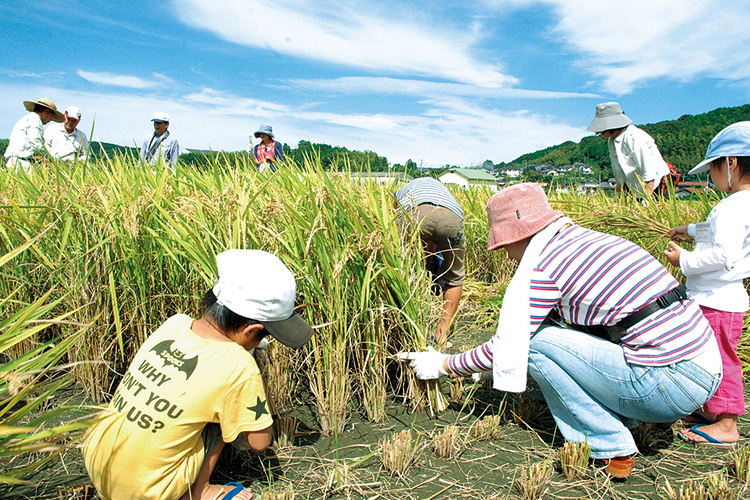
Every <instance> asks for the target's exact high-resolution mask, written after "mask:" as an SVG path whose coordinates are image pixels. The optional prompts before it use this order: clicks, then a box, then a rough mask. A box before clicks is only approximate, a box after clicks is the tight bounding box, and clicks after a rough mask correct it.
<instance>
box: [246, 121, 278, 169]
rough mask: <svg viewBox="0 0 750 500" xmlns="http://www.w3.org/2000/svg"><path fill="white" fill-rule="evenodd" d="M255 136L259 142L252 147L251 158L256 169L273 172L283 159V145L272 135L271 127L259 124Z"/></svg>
mask: <svg viewBox="0 0 750 500" xmlns="http://www.w3.org/2000/svg"><path fill="white" fill-rule="evenodd" d="M255 137H256V138H259V139H260V142H259V143H258V144H256V145H255V146H254V147H253V152H252V155H251V158H252V160H253V163H254V164H255V166H256V167H258V170H259V171H261V172H265V171H266V170H271V172H275V171H276V169H277V168H279V165H280V164H281V163H282V162H283V161H284V146H283V145H282V144H281V143H280V142H279V141H277V140H276V138H275V137H274V135H273V127H271V126H270V125H261V126H260V127H259V128H258V130H256V131H255Z"/></svg>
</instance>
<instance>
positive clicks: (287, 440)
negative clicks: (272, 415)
mask: <svg viewBox="0 0 750 500" xmlns="http://www.w3.org/2000/svg"><path fill="white" fill-rule="evenodd" d="M273 423H274V430H275V432H274V435H275V437H276V446H278V447H279V448H288V447H290V446H292V445H293V444H294V436H295V435H296V433H297V426H298V425H299V421H298V420H297V419H296V418H295V417H292V416H288V415H284V416H280V417H277V418H276V419H275V420H274V422H273Z"/></svg>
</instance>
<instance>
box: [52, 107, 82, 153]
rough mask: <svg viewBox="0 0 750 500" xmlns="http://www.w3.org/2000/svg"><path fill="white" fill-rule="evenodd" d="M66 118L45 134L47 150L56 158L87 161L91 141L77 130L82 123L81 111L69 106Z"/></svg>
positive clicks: (66, 110)
mask: <svg viewBox="0 0 750 500" xmlns="http://www.w3.org/2000/svg"><path fill="white" fill-rule="evenodd" d="M64 117H65V121H64V122H63V123H61V124H59V125H50V126H49V127H47V130H46V131H45V133H44V141H45V143H46V145H47V150H48V151H49V154H50V155H52V157H54V158H59V159H61V160H65V161H75V160H82V161H85V160H86V155H87V153H88V149H89V140H88V138H87V137H86V133H85V132H84V131H83V130H80V129H78V128H76V127H78V124H79V123H80V121H81V110H80V109H79V108H78V107H77V106H68V107H67V108H65V115H64Z"/></svg>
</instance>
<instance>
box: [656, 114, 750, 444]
mask: <svg viewBox="0 0 750 500" xmlns="http://www.w3.org/2000/svg"><path fill="white" fill-rule="evenodd" d="M706 170H710V175H711V180H712V181H713V183H714V185H715V186H716V188H717V189H718V190H720V191H724V192H727V193H731V194H730V196H728V197H726V198H724V199H723V200H721V201H720V202H719V203H718V204H717V205H716V206H715V207H714V208H713V209H712V210H711V212H710V213H709V214H708V220H707V221H706V222H699V223H697V224H689V225H686V226H677V227H675V228H674V229H672V231H671V232H670V233H669V236H670V238H675V237H677V236H678V235H682V236H685V235H686V236H689V237H691V238H693V239H694V240H695V249H694V250H693V251H687V250H685V249H683V248H681V247H680V246H679V245H677V244H676V243H674V242H670V243H669V248H668V249H667V250H666V251H665V254H666V256H667V259H669V262H670V263H671V264H672V265H675V266H677V267H679V268H680V270H681V271H682V274H684V275H685V285H686V287H687V289H688V291H689V292H690V293H691V294H693V295H694V296H695V300H696V301H697V302H698V303H699V304H700V307H701V309H702V310H703V314H704V315H705V316H706V318H707V319H708V322H709V323H710V324H711V327H712V328H713V330H714V332H715V333H716V337H717V339H718V341H719V350H720V351H721V359H722V362H723V367H724V378H723V380H722V381H721V384H720V385H719V388H718V389H717V390H716V394H714V396H713V397H712V398H711V399H710V400H709V401H708V402H707V403H706V404H705V405H704V406H703V409H702V411H700V412H696V413H694V414H693V415H690V417H688V418H686V421H688V422H691V423H695V424H705V425H695V426H693V427H692V428H691V429H689V430H687V429H686V430H683V431H682V432H681V434H680V437H681V438H683V439H684V440H686V441H689V442H692V443H695V444H698V445H709V446H718V447H730V446H732V445H733V444H734V443H736V442H737V441H738V440H739V438H740V434H739V430H738V429H737V419H738V418H739V416H740V415H744V414H745V393H744V389H743V386H742V362H741V361H740V359H739V357H738V356H737V345H738V343H739V341H740V336H741V335H742V326H743V323H744V318H745V312H746V311H747V310H748V307H749V306H750V303H749V300H748V295H747V290H745V287H744V285H743V280H744V279H745V278H747V277H748V276H750V219H749V218H748V214H750V122H747V121H746V122H739V123H735V124H733V125H730V126H728V127H727V128H725V129H724V130H722V131H721V132H719V133H718V134H717V135H716V137H714V139H713V140H712V141H711V143H710V144H709V145H708V150H707V151H706V158H705V160H703V161H702V162H700V163H699V164H698V165H697V166H696V167H695V168H693V169H692V170H691V171H690V172H689V173H690V174H698V173H701V172H705V171H706Z"/></svg>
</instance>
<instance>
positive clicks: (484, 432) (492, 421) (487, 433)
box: [472, 411, 502, 441]
mask: <svg viewBox="0 0 750 500" xmlns="http://www.w3.org/2000/svg"><path fill="white" fill-rule="evenodd" d="M501 414H502V411H501V412H500V413H499V414H498V415H485V416H484V417H482V418H481V419H479V420H477V421H476V422H475V423H474V426H473V428H472V429H473V431H472V434H473V437H474V439H476V440H477V441H491V440H495V439H497V438H499V437H500V427H501V425H502V417H501Z"/></svg>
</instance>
